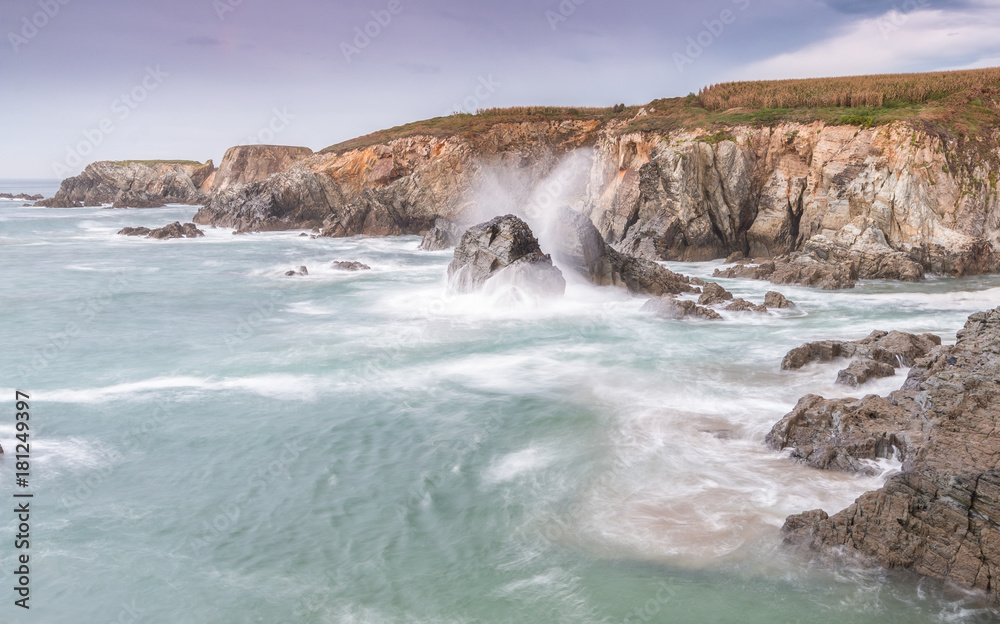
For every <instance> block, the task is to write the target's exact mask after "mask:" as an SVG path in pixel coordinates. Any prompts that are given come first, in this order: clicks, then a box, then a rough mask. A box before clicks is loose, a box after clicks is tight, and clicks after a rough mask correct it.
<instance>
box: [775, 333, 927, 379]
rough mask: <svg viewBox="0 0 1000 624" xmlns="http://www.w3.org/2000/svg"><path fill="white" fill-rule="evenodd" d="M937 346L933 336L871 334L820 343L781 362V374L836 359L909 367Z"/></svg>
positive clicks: (804, 346) (794, 350)
mask: <svg viewBox="0 0 1000 624" xmlns="http://www.w3.org/2000/svg"><path fill="white" fill-rule="evenodd" d="M940 344H941V338H940V336H935V335H934V334H921V335H919V336H918V335H916V334H907V333H904V332H898V331H892V332H885V331H873V332H872V333H871V334H870V335H869V336H868V337H866V338H862V339H861V340H854V341H851V342H845V341H841V340H821V341H818V342H809V343H806V344H804V345H802V346H801V347H796V348H794V349H792V350H791V351H789V352H788V354H787V355H785V357H784V359H782V360H781V370H795V369H798V368H802V367H803V366H805V365H806V364H809V363H810V362H829V361H831V360H834V359H837V358H854V357H857V358H865V359H871V360H875V361H877V362H882V363H884V364H889V365H890V366H893V367H896V368H898V367H900V366H912V365H913V363H914V362H915V361H916V360H917V359H918V358H921V357H923V356H924V355H926V354H927V353H928V352H930V350H931V349H932V348H934V347H935V346H937V345H940Z"/></svg>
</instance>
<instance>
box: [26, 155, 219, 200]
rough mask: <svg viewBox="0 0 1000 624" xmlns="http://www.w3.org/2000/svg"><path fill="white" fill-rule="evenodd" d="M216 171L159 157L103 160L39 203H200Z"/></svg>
mask: <svg viewBox="0 0 1000 624" xmlns="http://www.w3.org/2000/svg"><path fill="white" fill-rule="evenodd" d="M214 171H215V166H214V165H213V164H212V161H208V162H206V163H205V164H203V165H201V164H189V163H186V162H158V161H124V162H113V161H100V162H96V163H93V164H90V165H87V168H86V169H84V170H83V172H82V173H81V174H80V175H78V176H75V177H72V178H67V179H65V180H63V181H62V185H61V186H60V187H59V191H58V192H57V193H56V194H55V197H52V198H50V199H43V200H42V201H40V202H38V203H37V204H35V205H36V206H46V207H49V208H75V207H79V206H100V205H102V204H111V205H113V207H115V208H156V207H159V206H164V205H166V204H200V203H203V202H204V201H205V200H206V199H207V197H208V196H207V194H206V193H205V192H203V191H202V189H201V186H202V185H203V184H204V183H205V181H206V180H207V179H208V177H209V176H210V175H211V174H212V173H213V172H214Z"/></svg>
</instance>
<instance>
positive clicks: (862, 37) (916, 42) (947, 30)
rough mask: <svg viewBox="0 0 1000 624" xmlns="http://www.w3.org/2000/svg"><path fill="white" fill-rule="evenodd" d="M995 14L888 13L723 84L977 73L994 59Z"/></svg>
mask: <svg viewBox="0 0 1000 624" xmlns="http://www.w3.org/2000/svg"><path fill="white" fill-rule="evenodd" d="M997 41H1000V11H998V10H997V9H995V8H993V9H992V10H990V11H985V10H980V11H944V10H937V9H935V10H920V11H913V12H910V13H903V12H901V11H896V10H892V11H889V12H886V13H883V14H881V15H879V16H877V17H875V18H869V19H859V20H855V21H853V22H851V23H849V24H848V25H846V26H844V27H843V28H841V29H840V30H839V31H837V32H835V33H834V34H833V35H832V36H830V37H829V38H827V39H825V40H822V41H818V42H815V43H812V44H809V45H806V46H805V47H802V48H800V49H797V50H794V51H789V52H783V53H781V54H778V55H776V56H772V57H771V58H768V59H765V60H762V61H758V62H755V63H751V64H748V65H745V66H743V67H741V68H740V69H739V70H737V71H736V72H734V75H731V76H727V77H726V79H729V80H732V79H741V80H750V79H777V78H809V77H822V76H843V75H857V74H877V73H893V72H908V71H931V70H933V69H952V68H958V67H970V66H976V67H982V66H985V65H986V63H985V61H986V59H988V58H990V57H995V55H996V42H997Z"/></svg>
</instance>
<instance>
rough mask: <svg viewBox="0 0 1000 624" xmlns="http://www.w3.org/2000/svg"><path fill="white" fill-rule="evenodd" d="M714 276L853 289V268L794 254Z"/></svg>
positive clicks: (821, 287) (832, 288)
mask: <svg viewBox="0 0 1000 624" xmlns="http://www.w3.org/2000/svg"><path fill="white" fill-rule="evenodd" d="M713 275H714V276H715V277H724V278H730V279H733V278H736V279H756V280H768V281H770V282H772V283H774V284H797V285H799V286H811V287H813V288H819V289H822V290H843V289H847V288H854V280H853V279H852V278H851V272H850V269H849V268H848V267H846V266H843V265H841V264H837V263H833V262H825V261H820V260H817V259H816V258H814V257H812V256H810V255H808V254H805V253H802V252H795V253H792V254H789V255H787V256H782V257H779V258H775V259H773V260H767V261H761V262H760V264H737V265H736V266H733V267H729V268H728V269H716V270H715V272H714V273H713Z"/></svg>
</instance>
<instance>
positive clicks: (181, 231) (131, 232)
mask: <svg viewBox="0 0 1000 624" xmlns="http://www.w3.org/2000/svg"><path fill="white" fill-rule="evenodd" d="M118 233H119V234H121V235H122V236H145V237H146V238H155V239H158V240H166V239H168V238H198V237H199V236H204V235H205V233H204V232H202V231H201V230H199V229H198V226H196V225H195V224H194V223H184V224H181V222H180V221H174V222H173V223H171V224H169V225H165V226H163V227H161V228H156V229H152V230H151V229H149V228H147V227H127V228H122V229H121V230H119V232H118Z"/></svg>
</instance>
